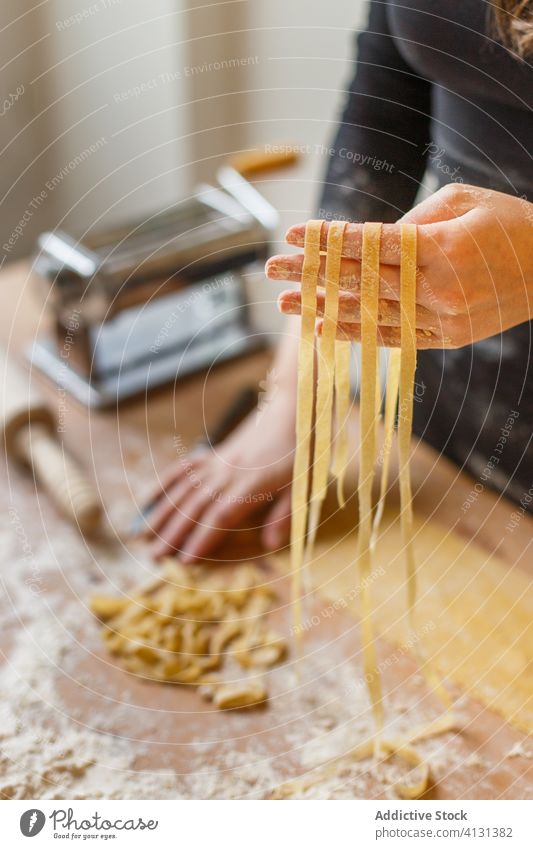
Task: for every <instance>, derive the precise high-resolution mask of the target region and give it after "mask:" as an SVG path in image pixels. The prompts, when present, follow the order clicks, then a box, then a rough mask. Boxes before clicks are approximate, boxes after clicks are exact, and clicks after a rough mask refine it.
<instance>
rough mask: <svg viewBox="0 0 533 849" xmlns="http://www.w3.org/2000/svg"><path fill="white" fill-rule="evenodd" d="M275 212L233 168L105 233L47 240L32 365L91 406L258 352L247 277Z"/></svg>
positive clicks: (38, 263) (39, 273) (37, 266)
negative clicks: (44, 320)
mask: <svg viewBox="0 0 533 849" xmlns="http://www.w3.org/2000/svg"><path fill="white" fill-rule="evenodd" d="M277 223H278V215H277V212H276V211H275V210H274V209H273V208H272V206H271V205H270V204H269V203H268V202H267V201H266V200H265V198H263V196H262V195H261V194H260V193H259V192H258V191H257V190H256V189H255V188H254V187H253V186H252V185H251V183H250V182H249V181H248V180H247V179H246V178H245V177H244V176H243V173H241V172H240V171H238V170H237V169H236V168H234V167H232V166H230V165H225V166H223V167H222V168H220V169H219V171H218V172H217V185H207V184H201V185H199V186H197V188H196V190H195V191H194V193H193V195H192V196H191V197H189V198H187V199H184V200H182V201H181V202H179V203H177V204H176V205H175V206H173V207H172V208H169V209H166V210H163V211H158V212H156V213H155V214H153V215H151V216H145V217H144V218H143V219H142V220H138V221H132V222H129V223H127V224H125V225H124V226H122V227H119V228H117V229H114V230H112V231H110V232H109V231H108V232H104V233H98V234H96V235H90V236H88V237H86V238H83V239H82V240H77V239H74V238H72V237H71V236H69V235H68V234H67V233H65V232H62V231H59V230H55V231H51V232H46V233H43V234H42V235H41V236H40V237H39V241H38V246H39V249H38V253H37V255H36V258H35V261H34V271H35V272H36V281H37V286H38V289H39V291H40V295H41V298H42V301H43V305H44V308H45V310H46V312H47V314H48V317H49V322H48V324H49V327H50V329H49V333H48V335H47V336H43V337H41V336H40V337H38V338H37V339H36V340H35V342H34V343H33V344H32V346H31V350H30V351H29V352H28V355H29V357H30V359H31V361H32V363H33V365H35V366H36V367H37V368H39V369H40V370H41V371H43V372H45V373H46V374H47V375H48V376H49V377H50V378H51V379H52V380H54V381H55V382H56V383H57V384H58V385H59V386H61V387H62V388H63V389H64V390H65V391H66V392H69V393H71V394H72V395H74V396H75V397H76V398H78V399H79V400H80V401H81V402H82V403H84V404H86V405H88V406H92V407H102V406H108V405H113V404H116V403H117V402H118V401H121V400H122V399H124V398H128V397H130V396H132V395H136V394H138V393H141V392H142V393H144V392H146V391H147V390H149V389H152V388H153V387H155V386H159V385H161V384H163V383H166V382H168V381H174V380H176V379H180V378H182V377H184V376H186V375H188V374H191V373H192V372H193V371H196V370H199V369H203V368H207V367H209V366H211V365H212V364H214V363H217V362H220V361H222V360H226V359H228V358H230V357H235V356H238V355H240V354H243V353H245V352H248V351H250V350H252V349H253V348H256V347H258V346H259V345H260V344H264V341H263V342H261V339H260V336H259V335H258V334H255V333H254V332H253V327H252V326H251V323H250V318H249V313H248V310H247V304H246V297H245V289H244V278H243V274H244V272H245V271H246V269H247V268H248V267H249V266H250V265H253V264H254V263H257V262H262V261H264V259H265V258H266V257H267V256H268V254H269V240H270V238H271V234H272V231H273V229H274V228H275V226H276V224H277Z"/></svg>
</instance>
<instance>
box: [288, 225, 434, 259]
mask: <svg viewBox="0 0 533 849" xmlns="http://www.w3.org/2000/svg"><path fill="white" fill-rule="evenodd" d="M406 220H407V219H406ZM441 228H442V224H441V223H440V222H437V223H435V224H419V225H418V256H417V264H418V265H419V266H423V265H426V264H427V263H429V262H430V261H431V259H432V258H433V257H434V256H435V242H436V240H437V238H438V237H439V235H440V232H441ZM328 230H329V223H328V222H327V221H325V222H324V224H323V225H322V232H321V234H320V249H321V250H322V251H326V249H327V238H328ZM304 235H305V224H295V225H294V226H293V227H290V228H289V230H287V234H286V236H285V239H286V241H287V242H288V243H289V245H295V246H296V247H298V248H303V246H304ZM400 239H401V229H400V223H398V224H383V229H382V235H381V253H380V260H381V262H382V263H384V264H385V265H400V258H401V252H400ZM362 247H363V224H347V225H346V230H345V231H344V242H343V247H342V253H343V256H345V257H351V258H352V259H357V260H360V259H361V254H362Z"/></svg>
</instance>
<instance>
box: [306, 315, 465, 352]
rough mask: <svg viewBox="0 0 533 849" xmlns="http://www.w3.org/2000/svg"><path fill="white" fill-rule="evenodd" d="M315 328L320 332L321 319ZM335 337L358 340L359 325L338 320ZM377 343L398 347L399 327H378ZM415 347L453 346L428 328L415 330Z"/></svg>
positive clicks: (386, 346)
mask: <svg viewBox="0 0 533 849" xmlns="http://www.w3.org/2000/svg"><path fill="white" fill-rule="evenodd" d="M317 330H318V333H319V334H320V333H321V332H322V321H320V322H319V323H318V326H317ZM337 339H344V340H348V341H350V342H360V341H361V325H360V324H347V323H342V322H340V323H339V324H338V325H337ZM378 345H380V346H381V347H384V348H400V347H401V339H400V329H399V328H396V327H380V328H379V329H378ZM416 347H417V348H418V349H419V350H424V349H428V348H448V347H455V346H452V345H450V344H449V340H448V342H447V340H446V339H444V338H443V337H442V334H441V333H440V332H439V333H437V332H432V331H430V330H417V331H416Z"/></svg>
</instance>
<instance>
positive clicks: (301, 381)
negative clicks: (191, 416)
mask: <svg viewBox="0 0 533 849" xmlns="http://www.w3.org/2000/svg"><path fill="white" fill-rule="evenodd" d="M324 225H325V223H324V222H323V221H309V222H307V225H306V230H305V240H304V257H303V266H302V279H301V337H300V349H299V363H298V368H299V370H298V398H297V421H296V437H297V438H296V454H295V461H294V473H293V487H292V528H291V573H292V594H293V604H294V618H295V623H294V630H295V633H296V634H298V635H301V634H302V633H303V629H302V628H301V616H302V613H301V595H302V592H301V589H302V573H303V570H304V569H305V568H307V567H308V566H309V564H310V562H311V560H312V555H313V546H314V542H315V536H316V532H317V528H318V525H319V521H320V512H321V507H322V503H323V500H324V497H325V494H326V489H327V485H328V475H329V471H330V468H331V471H332V473H333V475H334V476H335V477H336V479H337V493H338V500H339V504H340V506H344V494H343V486H344V476H345V471H346V467H347V464H348V460H349V455H350V446H349V444H348V435H347V429H346V427H345V425H346V420H347V416H348V411H349V407H350V356H351V351H350V348H351V345H350V342H348V341H344V340H342V339H341V340H339V339H337V330H338V327H337V321H338V315H339V287H340V274H341V257H342V255H343V240H344V232H345V228H346V224H345V223H344V222H338V221H333V222H330V223H329V225H327V241H326V243H325V244H324V241H323V237H322V233H323V228H324ZM324 229H325V228H324ZM381 230H382V225H381V224H379V223H366V224H365V225H364V226H363V240H362V255H361V293H360V316H361V317H360V338H361V381H360V403H359V416H360V447H359V481H358V502H359V525H358V542H357V551H356V552H354V555H355V557H354V559H355V561H356V563H357V574H358V577H357V579H358V581H359V584H360V588H361V644H362V656H363V674H364V676H365V680H366V681H367V682H368V683H367V688H368V694H369V698H370V702H371V705H372V713H373V717H374V725H375V735H374V737H373V739H372V740H371V741H367V742H364V743H363V744H362V745H361V746H360V747H358V749H357V750H354V752H352V753H351V756H352V757H355V758H357V759H362V758H366V757H370V756H372V755H373V756H374V758H375V759H376V760H379V759H383V758H388V757H391V756H397V757H400V758H401V759H402V760H404V761H405V762H406V763H407V764H408V765H409V766H416V767H418V776H419V777H418V778H417V779H416V780H414V781H413V782H412V783H405V784H399V785H397V786H396V790H397V792H398V793H399V795H401V796H403V797H408V798H417V797H419V796H420V795H422V794H423V793H424V792H425V791H426V789H427V787H428V784H429V780H430V776H429V767H428V764H427V763H425V762H424V761H423V759H422V758H421V757H420V756H419V755H418V753H417V751H416V750H415V749H414V748H413V743H414V742H415V741H416V740H419V739H423V738H425V737H427V736H430V735H434V734H437V733H443V732H445V731H448V730H450V729H451V728H452V727H453V724H454V718H453V715H452V713H451V711H450V710H449V708H450V704H451V703H450V699H449V696H448V693H447V691H446V689H445V688H444V687H443V686H442V684H441V683H440V681H439V680H438V677H437V676H436V674H435V673H434V671H433V670H432V669H431V665H430V663H429V661H428V659H427V658H425V657H424V656H423V654H422V651H421V650H417V659H418V661H419V663H420V667H421V670H422V672H423V673H424V675H425V676H426V679H427V680H428V682H429V683H430V685H431V687H432V688H433V690H434V692H435V693H436V694H437V695H438V696H439V697H440V698H441V700H442V702H443V705H444V707H445V713H444V714H443V716H442V717H439V718H438V719H437V720H436V721H435V722H433V723H431V724H430V725H428V726H426V727H425V728H422V729H418V730H415V731H414V732H413V733H412V735H410V737H409V739H396V740H390V739H386V738H385V737H384V706H383V695H382V686H381V677H380V674H379V665H378V658H377V652H376V642H375V637H374V629H373V623H372V607H371V598H370V588H371V581H370V580H369V576H370V573H371V569H372V557H373V551H374V547H375V543H376V540H377V537H378V532H379V524H380V521H381V517H382V515H383V509H384V504H385V496H386V493H387V489H388V477H389V466H390V455H391V448H392V443H393V436H394V429H395V423H396V420H397V421H398V454H399V480H400V497H401V527H402V536H403V549H404V556H405V563H406V603H407V610H408V615H409V622H410V626H411V628H412V629H413V630H414V614H415V603H416V563H415V557H414V552H413V514H412V504H411V500H412V499H411V481H410V472H409V461H410V449H411V430H412V413H413V392H414V379H415V369H416V272H417V265H416V262H417V258H416V244H417V230H416V226H415V225H414V224H408V223H405V224H401V225H400V230H401V246H400V250H401V256H400V307H401V319H400V341H401V346H400V347H399V348H394V349H391V350H390V352H389V357H388V372H387V386H386V393H385V414H384V423H383V424H384V427H383V431H384V434H383V446H382V449H381V458H380V459H381V484H380V493H379V499H378V503H377V506H376V508H375V509H374V505H373V502H372V487H373V482H374V476H375V468H376V465H377V455H378V436H379V425H380V418H381V391H380V381H379V365H380V363H379V346H378V336H379V322H378V303H379V287H380V243H381ZM324 253H325V272H324V278H325V301H324V317H323V326H322V335H321V338H320V340H319V348H318V356H317V357H316V369H315V348H316V344H315V343H316V319H317V288H318V285H319V284H318V281H319V272H320V262H321V257H323V254H324ZM315 375H316V376H315ZM334 420H336V422H337V434H336V439H335V453H334V456H333V457H332V456H331V446H332V442H333V438H332V434H333V422H334ZM313 434H314V445H313ZM355 578H356V576H355V575H354V580H355ZM300 641H301V637H300ZM301 652H302V646H301V645H299V654H301ZM315 780H318V778H316V777H315ZM298 789H300V790H301V789H302V785H301V783H300V784H298V783H296V784H294V783H293V784H292V785H290V786H289V785H286V786H285V787H284V788H281V789H280V795H284V794H285V791H286V794H287V795H291V794H292V793H294V792H297V791H298Z"/></svg>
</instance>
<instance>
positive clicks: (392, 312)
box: [278, 290, 438, 330]
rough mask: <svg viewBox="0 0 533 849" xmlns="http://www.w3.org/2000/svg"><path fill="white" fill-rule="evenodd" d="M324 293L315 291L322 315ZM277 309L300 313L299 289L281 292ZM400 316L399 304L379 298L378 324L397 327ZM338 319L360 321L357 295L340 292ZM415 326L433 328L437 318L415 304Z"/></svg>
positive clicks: (353, 322)
mask: <svg viewBox="0 0 533 849" xmlns="http://www.w3.org/2000/svg"><path fill="white" fill-rule="evenodd" d="M325 299H326V296H325V293H324V292H317V314H318V315H319V316H322V315H324V305H325ZM278 305H279V309H280V311H281V312H282V313H284V314H285V315H299V314H300V313H301V307H302V299H301V294H300V292H299V291H293V290H289V291H286V292H282V293H281V295H280V296H279V298H278ZM400 318H401V306H400V304H399V303H397V302H396V301H388V300H380V301H379V304H378V322H379V324H380V325H385V326H391V327H399V326H400ZM339 321H340V322H348V323H350V324H359V322H360V321H361V302H360V300H359V297H358V295H356V294H354V293H353V292H340V296H339ZM416 326H417V327H418V328H421V329H423V330H435V329H436V327H438V320H437V319H436V317H435V315H434V314H433V313H431V312H430V311H429V310H427V309H426V308H425V307H422V306H417V310H416Z"/></svg>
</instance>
